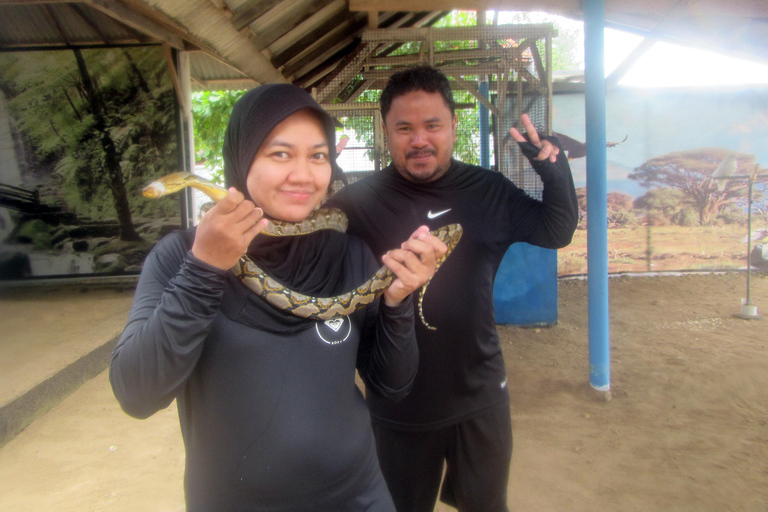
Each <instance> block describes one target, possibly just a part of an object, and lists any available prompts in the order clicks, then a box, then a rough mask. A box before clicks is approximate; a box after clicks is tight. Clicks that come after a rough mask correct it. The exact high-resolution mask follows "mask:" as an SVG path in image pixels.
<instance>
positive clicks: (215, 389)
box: [110, 230, 418, 512]
mask: <svg viewBox="0 0 768 512" xmlns="http://www.w3.org/2000/svg"><path fill="white" fill-rule="evenodd" d="M334 236H342V237H346V236H347V235H345V234H341V233H339V234H337V235H334ZM348 238H349V241H348V243H347V245H346V251H345V253H344V254H340V255H339V258H343V259H344V261H343V265H344V272H343V278H342V279H341V281H340V282H339V283H338V289H337V293H342V292H345V291H348V290H350V289H353V288H354V287H356V286H358V285H360V284H361V283H362V282H363V281H365V280H366V279H368V278H369V277H370V276H371V275H372V274H373V273H374V272H375V270H376V269H377V265H376V261H375V259H374V258H373V256H372V255H371V253H370V250H369V249H368V248H367V247H366V246H365V245H364V244H363V243H362V242H361V241H360V240H358V239H356V238H354V237H348ZM193 239H194V231H193V230H188V231H186V232H177V233H174V234H172V235H170V236H168V237H166V238H165V239H163V240H162V241H161V242H160V243H159V244H158V245H157V246H156V247H155V249H154V250H153V251H152V253H151V254H150V255H149V257H148V258H147V261H146V262H145V264H144V269H143V271H142V274H141V278H140V280H139V284H138V287H137V290H136V295H135V299H134V303H133V307H132V309H131V313H130V317H129V319H128V323H127V326H126V328H125V330H124V332H123V334H122V336H121V338H120V341H119V342H118V344H117V347H116V348H115V350H114V352H113V355H112V363H111V367H110V381H111V383H112V387H113V390H114V393H115V396H116V397H117V398H118V401H119V402H120V404H121V406H122V407H123V409H124V410H125V411H126V412H127V413H128V414H130V415H132V416H135V417H138V418H145V417H148V416H150V415H151V414H153V413H154V412H156V411H158V410H160V409H162V408H165V407H167V406H168V405H169V404H170V403H171V402H172V401H173V399H176V400H177V405H178V409H179V418H180V422H181V429H182V434H183V438H184V443H185V447H186V472H185V492H186V498H187V507H188V510H189V511H198V510H205V511H220V510H227V511H236V510H269V511H278V510H279V511H283V510H286V511H287V510H291V511H296V510H312V511H320V510H328V511H334V512H336V511H346V510H349V511H352V510H363V509H365V510H368V509H367V508H363V507H362V506H361V505H360V503H361V501H360V500H362V502H365V500H366V499H371V500H374V501H375V500H376V499H377V498H376V496H369V494H371V493H375V492H377V491H375V490H372V489H376V488H377V485H378V488H381V485H379V484H381V483H382V482H383V480H381V473H380V470H379V468H378V459H377V457H376V452H375V447H374V442H373V434H372V431H371V426H370V417H369V413H368V410H367V407H366V404H365V401H364V399H363V397H362V394H361V393H360V392H359V390H358V389H357V387H356V386H355V383H354V379H355V369H356V368H357V369H358V371H359V373H360V375H361V377H362V378H363V380H364V381H365V383H366V385H367V386H368V387H370V388H372V389H374V390H375V392H376V393H378V394H379V396H381V397H382V399H385V400H398V399H401V398H402V397H403V396H404V395H405V394H406V393H407V392H408V390H409V388H410V386H411V384H412V381H413V376H414V373H415V370H416V367H417V360H418V350H417V346H416V342H415V337H414V330H413V309H412V306H411V304H410V300H406V301H404V303H403V304H401V305H400V306H398V307H395V308H390V307H387V306H386V305H384V304H383V302H382V303H381V305H379V301H376V302H375V303H374V304H373V305H372V306H369V307H368V308H366V309H364V310H362V311H358V312H356V313H354V314H352V315H350V316H349V317H343V318H341V319H338V320H329V321H326V322H322V321H319V322H313V321H305V320H300V321H296V320H297V319H296V318H295V317H290V318H287V317H286V314H285V313H283V312H280V311H278V310H276V309H275V308H273V307H272V306H270V305H269V304H267V303H266V302H265V301H263V300H262V299H261V298H259V297H257V296H255V295H254V294H253V293H252V292H250V291H249V290H248V289H247V288H246V287H245V286H244V285H243V284H242V283H241V282H239V280H238V278H236V277H235V276H234V275H233V274H232V273H230V272H227V271H221V270H219V269H216V268H215V267H211V266H209V265H207V264H205V263H204V262H202V261H199V260H197V259H196V258H195V257H194V256H192V255H191V253H190V252H189V250H190V248H191V246H192V241H193ZM292 320H293V321H292ZM384 489H385V487H384ZM388 499H389V498H388V496H387V497H386V500H388ZM386 500H384V501H386ZM375 510H389V509H388V508H387V506H382V508H376V509H375Z"/></svg>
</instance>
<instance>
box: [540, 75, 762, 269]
mask: <svg viewBox="0 0 768 512" xmlns="http://www.w3.org/2000/svg"><path fill="white" fill-rule="evenodd" d="M553 103H554V117H553V130H554V131H555V132H556V133H558V134H560V136H561V139H562V142H563V143H564V146H565V148H566V150H567V151H568V154H569V158H570V159H571V162H570V163H571V168H572V170H573V174H574V181H575V184H576V187H577V192H578V195H579V204H580V209H581V214H582V219H581V222H580V226H579V230H578V231H577V233H576V236H575V237H574V242H573V243H572V244H571V246H569V247H567V248H566V249H563V250H560V251H559V254H558V274H559V275H570V274H582V273H586V272H587V242H586V239H587V237H586V225H587V219H586V194H587V190H586V181H587V179H586V176H587V175H586V158H584V146H583V141H585V140H586V139H585V128H584V96H583V95H581V94H568V95H557V96H555V97H554V102H553ZM606 113H607V123H606V127H607V140H608V149H607V156H608V165H607V179H608V182H607V190H608V198H607V199H608V246H609V254H608V258H609V271H610V272H633V271H665V270H699V269H722V268H746V266H747V251H748V248H747V240H746V238H747V233H748V225H747V214H748V209H747V199H748V180H746V179H745V177H746V176H747V175H750V174H752V173H754V172H755V171H756V170H758V171H759V172H760V173H761V174H763V175H768V88H766V87H744V88H732V89H723V88H717V89H708V88H707V89H668V90H658V89H654V90H650V89H649V90H646V89H628V88H626V89H616V90H615V91H613V92H611V93H610V94H609V95H608V97H607V109H606ZM758 166H759V167H758ZM718 167H719V168H720V169H721V171H720V173H722V172H723V170H725V171H727V172H726V174H727V173H728V172H730V173H735V175H736V176H737V177H736V178H733V179H729V180H719V179H711V178H712V176H713V174H715V172H716V171H717V169H718ZM766 191H768V180H767V179H766V178H762V179H757V180H755V181H754V186H753V196H752V199H753V204H752V224H751V229H752V232H753V235H752V239H753V240H752V245H751V247H752V266H753V268H757V269H765V270H768V229H766V228H768V196H767V195H766Z"/></svg>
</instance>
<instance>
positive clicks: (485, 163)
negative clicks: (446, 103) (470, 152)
mask: <svg viewBox="0 0 768 512" xmlns="http://www.w3.org/2000/svg"><path fill="white" fill-rule="evenodd" d="M480 94H481V95H482V96H483V97H484V98H485V99H488V82H486V81H485V80H481V81H480ZM478 117H479V124H480V167H483V168H484V169H488V168H490V166H491V129H490V123H489V122H488V108H487V107H486V106H485V105H483V104H482V103H480V107H479V109H478Z"/></svg>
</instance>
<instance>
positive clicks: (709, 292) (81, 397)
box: [0, 274, 768, 512]
mask: <svg viewBox="0 0 768 512" xmlns="http://www.w3.org/2000/svg"><path fill="white" fill-rule="evenodd" d="M751 290H752V301H753V303H755V304H756V305H757V306H758V308H759V311H760V313H761V314H765V313H768V278H766V277H764V276H763V277H757V276H754V275H753V279H752V288H751ZM610 294H611V300H610V318H611V320H610V325H611V345H612V348H611V391H612V399H611V400H609V401H606V400H605V399H604V398H601V397H600V396H599V395H598V394H597V393H595V392H594V391H593V390H592V389H591V388H590V386H589V383H588V381H589V360H588V324H587V286H586V282H584V281H577V280H567V281H561V282H560V290H559V297H560V321H559V323H558V325H557V326H555V327H552V328H540V329H523V328H516V327H508V326H501V327H500V334H501V340H502V346H503V349H504V353H505V357H506V361H507V369H508V374H509V388H510V393H511V396H512V402H513V405H512V419H513V429H514V436H515V447H514V455H513V461H512V468H511V475H510V484H509V490H510V493H509V505H510V509H511V510H513V511H526V512H527V511H534V512H535V511H555V510H557V511H561V510H562V511H569V512H581V511H584V512H586V511H590V512H591V511H593V510H605V511H621V512H629V511H644V512H645V511H697V512H701V511H712V512H723V511H740V512H745V511H747V512H749V511H762V512H765V511H768V371H767V370H768V319H766V318H762V319H751V320H744V319H740V318H736V317H735V316H734V313H737V312H738V310H739V304H740V301H741V298H742V297H743V296H744V294H745V276H744V274H728V275H707V276H701V275H698V276H692V275H686V276H681V277H642V278H639V277H632V278H629V277H617V278H612V279H611V282H610ZM73 321H74V319H73ZM183 460H184V452H183V447H182V445H181V440H180V434H179V428H178V423H177V416H176V411H175V408H169V409H167V410H164V411H161V412H159V413H158V414H156V415H155V416H153V417H152V418H150V419H148V420H144V421H139V420H134V419H131V418H129V417H127V416H126V415H124V414H123V413H122V412H121V411H120V409H119V407H118V406H117V404H116V402H115V400H114V398H113V396H112V393H111V390H110V388H109V383H108V379H107V375H106V372H104V373H102V374H100V375H99V376H98V377H96V378H94V379H93V380H91V381H89V382H87V383H86V384H85V385H83V386H82V387H81V388H80V389H79V390H78V391H76V392H75V393H74V394H72V395H71V396H69V397H68V398H67V399H65V400H64V401H63V402H62V403H61V404H59V405H58V406H56V407H55V408H54V409H52V410H51V411H50V412H49V413H47V414H46V415H44V416H43V417H41V418H39V419H38V420H36V421H35V422H34V423H32V424H31V425H30V426H29V427H27V428H26V429H25V430H24V431H23V432H21V433H20V434H19V435H18V436H17V437H15V438H14V439H13V440H11V441H10V442H9V443H7V444H6V445H5V446H4V447H2V449H0V510H8V511H18V512H23V511H64V512H66V511H78V512H80V511H126V512H127V511H131V512H134V511H177V510H183V509H184V500H183V493H182V484H181V482H182V474H183ZM436 510H438V511H441V512H445V511H449V510H452V509H451V508H449V507H445V506H443V505H439V506H438V507H437V509H436Z"/></svg>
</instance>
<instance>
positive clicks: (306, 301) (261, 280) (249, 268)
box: [142, 171, 463, 330]
mask: <svg viewBox="0 0 768 512" xmlns="http://www.w3.org/2000/svg"><path fill="white" fill-rule="evenodd" d="M185 187H192V188H195V189H197V190H200V191H201V192H203V193H204V194H206V195H207V196H208V197H210V198H211V199H212V200H213V201H214V202H218V201H220V200H221V199H223V198H224V197H225V196H226V195H227V193H228V192H227V190H226V189H225V188H223V187H220V186H219V185H216V184H214V183H211V182H210V181H208V180H206V179H205V178H202V177H200V176H197V175H194V174H191V173H188V172H183V171H182V172H176V173H173V174H168V175H166V176H163V177H162V178H160V179H158V180H156V181H153V182H152V183H150V184H149V185H147V186H146V187H145V188H144V189H143V191H142V193H143V195H144V196H145V197H148V198H158V197H162V196H165V195H168V194H171V193H173V192H177V191H179V190H181V189H183V188H185ZM320 229H334V230H337V231H346V229H347V217H346V215H345V214H344V212H342V211H340V210H337V209H334V208H320V209H317V210H315V211H313V212H312V214H310V215H309V216H308V217H307V218H306V219H304V220H303V221H301V222H285V221H280V220H272V219H270V221H269V225H268V226H267V227H266V228H265V229H264V230H263V231H262V234H265V235H268V236H295V235H303V234H307V233H311V232H313V231H317V230H320ZM431 233H432V234H433V235H435V236H436V237H438V238H439V239H440V240H442V241H443V243H445V244H446V245H447V246H448V252H446V254H445V255H444V256H443V257H441V258H439V259H438V260H437V262H436V266H435V267H436V270H437V268H439V267H440V265H441V264H442V263H443V261H445V259H446V258H447V257H448V255H450V253H451V251H453V249H454V247H456V244H458V243H459V240H460V239H461V235H462V233H463V230H462V227H461V225H459V224H449V225H447V226H443V227H441V228H439V229H436V230H434V231H432V232H431ZM231 270H232V272H234V274H235V275H236V276H238V277H239V278H240V279H241V280H242V282H243V283H244V284H245V285H246V286H247V287H248V288H249V289H250V290H251V291H253V292H254V293H256V294H257V295H259V296H260V297H262V298H263V299H265V300H266V301H267V302H269V303H270V304H272V305H273V306H275V307H277V308H280V309H282V310H285V311H288V312H290V313H292V314H294V315H296V316H300V317H303V318H310V319H315V320H330V319H331V318H336V317H338V316H343V315H349V314H351V313H354V312H355V311H358V310H359V309H361V308H363V307H365V306H367V305H368V304H370V303H371V302H373V301H374V300H375V299H376V298H377V297H379V296H381V294H383V293H384V291H385V290H386V289H387V288H388V287H389V285H391V284H392V282H393V281H394V280H395V275H394V274H393V273H392V271H391V270H389V268H388V267H387V266H386V265H385V266H383V267H381V268H380V269H379V270H378V271H377V272H376V273H375V274H374V275H373V277H371V278H370V279H368V281H366V282H365V283H363V284H361V285H360V286H358V287H357V288H355V289H354V290H352V291H350V292H347V293H345V294H342V295H338V296H336V297H311V296H308V295H304V294H302V293H299V292H296V291H294V290H290V289H288V288H286V287H285V286H283V285H281V284H280V283H278V282H277V281H275V280H274V279H272V278H271V277H269V276H268V275H267V273H266V272H264V271H263V270H262V269H260V268H259V267H258V265H256V264H255V263H254V262H253V261H252V260H251V259H250V258H249V257H248V256H247V255H243V256H242V257H241V258H240V260H239V261H238V263H237V264H236V265H235V266H234V267H233V268H232V269H231ZM428 285H429V281H427V282H426V283H425V284H424V286H422V287H421V291H420V293H419V316H420V318H421V321H422V322H423V323H424V325H425V326H426V327H427V328H428V329H431V330H434V329H435V328H434V327H432V326H430V325H429V324H428V323H427V321H426V319H425V318H424V313H423V310H422V305H423V301H424V293H425V291H426V289H427V286H428Z"/></svg>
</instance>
